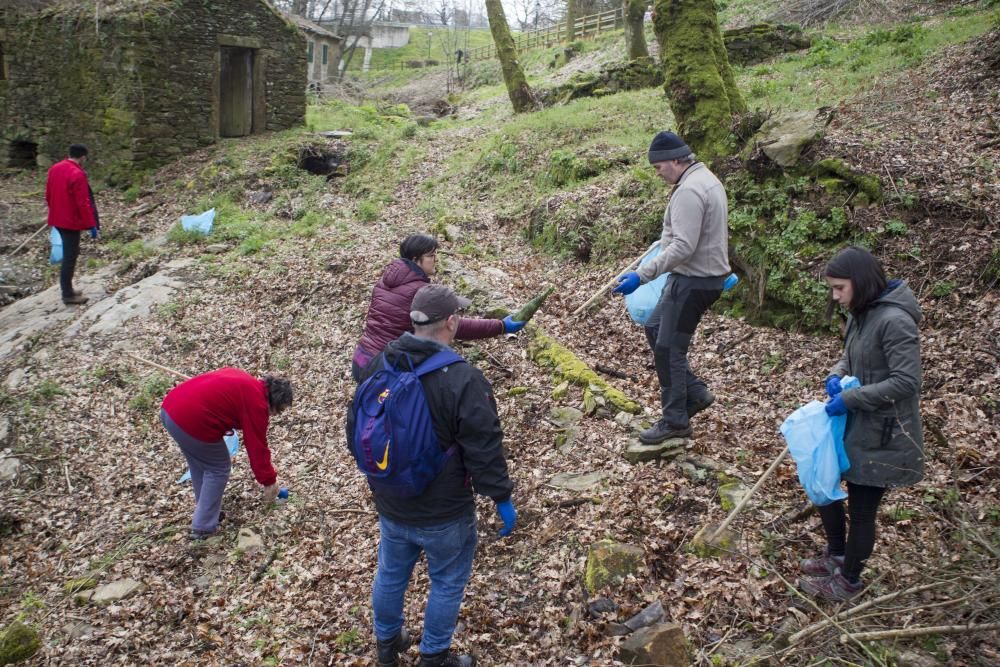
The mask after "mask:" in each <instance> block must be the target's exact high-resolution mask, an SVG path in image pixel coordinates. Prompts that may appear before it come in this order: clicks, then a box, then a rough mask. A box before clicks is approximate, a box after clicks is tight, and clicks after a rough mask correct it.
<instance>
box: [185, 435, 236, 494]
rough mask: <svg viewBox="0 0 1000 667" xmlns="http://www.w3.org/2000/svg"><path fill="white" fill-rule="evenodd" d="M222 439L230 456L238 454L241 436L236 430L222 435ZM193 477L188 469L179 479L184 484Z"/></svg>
mask: <svg viewBox="0 0 1000 667" xmlns="http://www.w3.org/2000/svg"><path fill="white" fill-rule="evenodd" d="M222 440H223V441H224V442H225V443H226V448H227V449H229V458H233V457H234V456H236V452H238V451H240V436H239V434H238V433H237V432H236V431H233V432H232V433H227V434H226V435H224V436H222ZM189 479H191V470H188V471H187V472H185V473H184V474H183V475H181V478H180V479H179V480H177V483H178V484H183V483H184V482H186V481H188V480H189Z"/></svg>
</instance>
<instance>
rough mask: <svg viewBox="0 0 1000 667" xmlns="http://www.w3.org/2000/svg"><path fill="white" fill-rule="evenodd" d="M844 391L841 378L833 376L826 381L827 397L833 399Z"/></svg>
mask: <svg viewBox="0 0 1000 667" xmlns="http://www.w3.org/2000/svg"><path fill="white" fill-rule="evenodd" d="M842 391H844V388H843V387H841V386H840V376H839V375H831V376H830V377H828V378H827V379H826V395H827V396H829V397H830V398H833V397H834V396H836V395H837V394H839V393H840V392H842Z"/></svg>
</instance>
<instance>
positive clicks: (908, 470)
mask: <svg viewBox="0 0 1000 667" xmlns="http://www.w3.org/2000/svg"><path fill="white" fill-rule="evenodd" d="M919 322H920V306H919V305H918V304H917V299H916V297H914V296H913V292H912V291H911V290H910V288H909V287H908V286H907V285H906V283H904V282H902V281H897V280H894V281H891V282H890V284H889V287H888V289H887V290H886V292H885V294H883V295H882V296H880V297H879V298H878V299H876V300H875V302H874V303H873V304H872V306H871V307H870V308H868V309H867V310H866V311H864V312H863V313H860V314H858V315H854V316H851V318H850V319H848V321H847V337H846V339H845V341H844V354H843V356H842V357H841V358H840V361H839V362H838V363H837V365H836V366H834V367H833V369H832V370H831V371H830V372H831V373H833V374H834V375H838V376H841V377H842V376H844V375H853V376H855V377H857V378H858V379H859V380H860V381H861V386H860V387H857V388H855V389H845V390H844V393H843V399H844V405H845V406H846V407H847V409H848V413H847V431H846V433H845V434H844V448H845V449H846V450H847V457H848V458H849V459H850V461H851V467H850V469H849V470H847V472H845V473H844V475H843V477H844V479H846V480H847V481H849V482H853V483H855V484H863V485H865V486H879V487H893V486H906V485H909V484H914V483H916V482H918V481H920V479H921V478H922V477H923V476H924V451H923V444H924V439H923V432H922V430H921V426H920V380H921V369H920V339H919V336H918V333H917V324H918V323H919Z"/></svg>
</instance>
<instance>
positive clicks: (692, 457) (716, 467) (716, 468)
mask: <svg viewBox="0 0 1000 667" xmlns="http://www.w3.org/2000/svg"><path fill="white" fill-rule="evenodd" d="M677 460H678V461H679V462H682V463H690V464H691V465H692V466H694V467H695V468H700V469H701V470H707V471H709V472H723V471H725V469H726V466H725V465H723V464H722V463H721V462H719V461H716V460H715V459H713V458H709V457H707V456H699V455H698V454H685V455H684V456H679V457H677ZM703 478H704V476H703Z"/></svg>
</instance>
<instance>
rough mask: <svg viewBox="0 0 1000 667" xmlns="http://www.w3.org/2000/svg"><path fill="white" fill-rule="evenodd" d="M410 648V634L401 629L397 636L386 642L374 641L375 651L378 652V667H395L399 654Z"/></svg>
mask: <svg viewBox="0 0 1000 667" xmlns="http://www.w3.org/2000/svg"><path fill="white" fill-rule="evenodd" d="M408 648H410V633H409V632H407V631H406V628H403V629H402V630H400V631H399V634H398V635H396V636H395V637H393V638H392V639H390V640H388V641H382V640H380V639H376V640H375V650H376V651H377V652H378V667H396V665H397V664H399V663H398V660H399V654H400V653H403V652H405V651H406V649H408Z"/></svg>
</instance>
